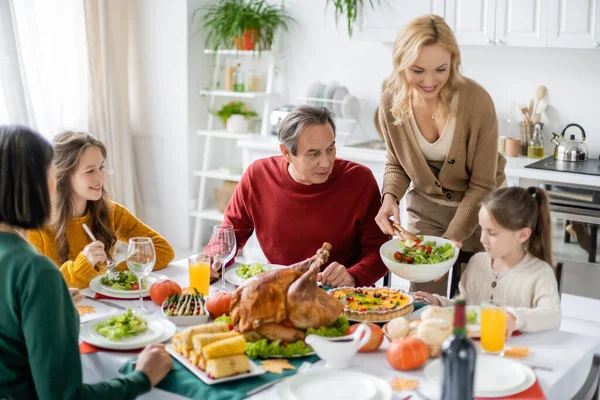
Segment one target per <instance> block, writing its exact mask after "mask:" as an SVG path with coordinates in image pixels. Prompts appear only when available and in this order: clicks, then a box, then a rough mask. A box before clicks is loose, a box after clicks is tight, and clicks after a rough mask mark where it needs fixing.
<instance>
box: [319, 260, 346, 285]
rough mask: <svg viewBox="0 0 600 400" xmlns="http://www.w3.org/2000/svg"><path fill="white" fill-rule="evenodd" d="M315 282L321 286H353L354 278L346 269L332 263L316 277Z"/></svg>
mask: <svg viewBox="0 0 600 400" xmlns="http://www.w3.org/2000/svg"><path fill="white" fill-rule="evenodd" d="M317 281H319V282H321V284H322V285H323V286H333V287H340V286H354V285H355V283H354V277H353V276H352V275H351V274H350V273H349V272H348V270H347V269H346V267H344V266H343V265H342V264H340V263H337V262H332V263H331V264H329V266H328V267H327V268H325V270H324V271H323V272H320V273H319V274H318V275H317Z"/></svg>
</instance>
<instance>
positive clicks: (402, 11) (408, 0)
mask: <svg viewBox="0 0 600 400" xmlns="http://www.w3.org/2000/svg"><path fill="white" fill-rule="evenodd" d="M364 3H365V5H364V6H363V9H362V13H361V15H360V17H359V27H358V29H355V31H354V36H353V37H354V38H356V39H361V40H376V41H381V42H393V41H394V40H395V39H396V36H397V35H398V33H399V32H400V29H402V27H403V26H404V25H406V23H407V22H409V21H410V20H411V19H413V18H416V17H419V16H421V15H424V14H436V15H439V16H441V17H444V0H418V1H415V0H393V1H382V2H381V3H380V4H377V2H376V1H373V3H374V4H375V9H374V10H373V9H372V8H371V6H370V5H369V2H368V1H365V2H364ZM340 29H342V25H340Z"/></svg>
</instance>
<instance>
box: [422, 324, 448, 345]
mask: <svg viewBox="0 0 600 400" xmlns="http://www.w3.org/2000/svg"><path fill="white" fill-rule="evenodd" d="M451 334H452V325H451V324H449V323H448V322H447V321H445V320H443V319H435V318H432V319H428V320H425V321H423V322H421V324H420V325H419V328H418V329H417V337H418V338H419V339H421V340H422V341H424V342H425V344H426V345H427V346H440V345H441V344H442V343H443V342H444V340H446V339H447V338H448V336H450V335H451Z"/></svg>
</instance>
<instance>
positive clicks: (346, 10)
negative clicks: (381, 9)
mask: <svg viewBox="0 0 600 400" xmlns="http://www.w3.org/2000/svg"><path fill="white" fill-rule="evenodd" d="M375 1H377V4H378V5H379V4H381V0H375ZM368 2H369V4H370V5H371V8H372V9H375V5H374V4H373V0H368ZM329 3H331V4H333V7H334V8H335V25H336V26H338V21H339V17H340V16H341V15H345V16H346V19H347V23H348V36H350V37H352V33H353V27H354V23H355V22H356V18H357V17H358V12H359V11H360V10H361V9H362V8H363V6H364V3H365V1H364V0H327V3H326V4H325V8H326V9H327V7H328V6H329Z"/></svg>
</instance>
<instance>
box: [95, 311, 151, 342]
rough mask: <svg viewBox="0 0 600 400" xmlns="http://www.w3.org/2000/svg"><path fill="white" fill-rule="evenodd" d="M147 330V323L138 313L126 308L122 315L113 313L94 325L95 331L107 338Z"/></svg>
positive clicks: (117, 337)
mask: <svg viewBox="0 0 600 400" xmlns="http://www.w3.org/2000/svg"><path fill="white" fill-rule="evenodd" d="M147 330H148V323H147V322H146V320H145V319H143V318H142V317H140V316H139V315H138V314H136V313H134V312H133V311H131V308H129V309H127V312H126V313H125V314H122V315H115V316H114V317H110V318H108V319H107V320H105V321H104V322H101V323H99V324H98V325H96V326H95V327H94V331H96V333H99V334H101V335H102V336H104V337H106V338H107V339H109V340H121V339H123V338H126V337H131V336H136V335H139V334H140V333H144V332H146V331H147Z"/></svg>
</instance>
